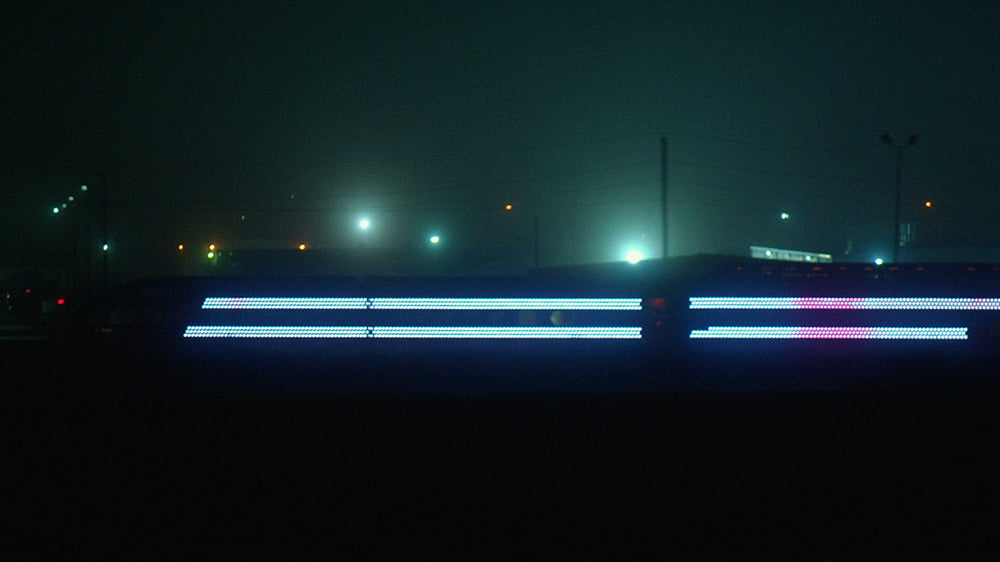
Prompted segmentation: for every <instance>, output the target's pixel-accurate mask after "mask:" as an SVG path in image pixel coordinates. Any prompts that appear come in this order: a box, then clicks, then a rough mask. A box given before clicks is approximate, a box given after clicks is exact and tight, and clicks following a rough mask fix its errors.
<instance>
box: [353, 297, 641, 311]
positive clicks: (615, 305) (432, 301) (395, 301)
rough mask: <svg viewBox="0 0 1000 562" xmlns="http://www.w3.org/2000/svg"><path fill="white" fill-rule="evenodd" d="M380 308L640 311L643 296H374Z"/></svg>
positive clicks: (374, 305) (373, 303) (375, 307)
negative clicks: (582, 297) (610, 297)
mask: <svg viewBox="0 0 1000 562" xmlns="http://www.w3.org/2000/svg"><path fill="white" fill-rule="evenodd" d="M371 300H372V303H371V307H372V309H382V310H642V299H519V298H454V299H452V298H375V299H371Z"/></svg>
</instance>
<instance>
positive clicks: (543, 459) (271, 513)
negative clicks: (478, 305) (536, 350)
mask: <svg viewBox="0 0 1000 562" xmlns="http://www.w3.org/2000/svg"><path fill="white" fill-rule="evenodd" d="M4 345H5V347H4V349H3V351H4V369H3V379H4V380H3V384H4V389H3V420H2V421H3V425H4V430H3V434H4V440H3V450H4V461H3V465H4V472H5V474H4V476H3V480H2V482H3V492H2V498H3V500H2V503H3V506H4V511H5V512H6V513H7V515H8V517H7V518H6V519H7V521H8V523H7V524H5V525H4V530H3V542H2V549H3V551H4V552H5V553H6V554H5V557H6V558H11V557H14V558H136V559H140V558H141V559H148V558H161V557H164V558H181V557H184V558H188V557H197V558H219V557H226V558H229V557H239V558H258V557H259V558H278V557H285V558H287V557H305V556H312V555H314V554H319V555H322V556H325V557H330V558H334V557H336V558H366V559H380V558H388V557H390V556H391V557H393V558H435V559H440V558H462V559H519V560H523V559H574V560H578V559H601V560H607V559H629V560H635V559H662V558H694V559H718V558H728V559H731V558H769V559H772V558H796V559H803V558H808V559H814V558H824V559H828V558H880V559H884V558H886V557H894V558H902V557H905V558H911V557H914V556H916V557H919V558H935V559H937V558H946V557H947V558H951V557H954V556H956V555H960V556H968V555H972V556H974V557H975V558H989V557H992V556H993V555H995V554H996V552H997V548H996V547H997V536H998V535H997V533H996V532H995V530H996V526H995V521H996V520H997V515H1000V509H998V507H997V502H998V500H1000V477H998V476H1000V470H998V469H1000V461H998V459H1000V456H998V455H997V452H998V451H997V449H998V447H997V421H998V414H997V397H998V392H997V389H998V386H997V385H996V384H995V383H994V382H993V380H992V379H993V377H994V376H996V375H997V371H998V370H997V369H996V368H995V364H994V363H993V361H992V360H991V359H989V358H982V357H977V358H952V357H949V356H948V355H947V354H946V353H943V352H940V351H939V350H930V351H928V352H926V353H925V354H923V355H921V356H917V357H915V356H904V355H898V354H897V355H891V354H890V355H888V356H886V355H884V354H878V353H868V354H865V355H864V356H828V357H824V356H819V357H809V356H806V355H801V356H798V357H796V358H794V359H787V358H786V359H775V357H774V356H773V355H770V354H766V353H765V354H755V353H743V354H709V355H704V356H697V357H695V356H684V357H669V356H667V357H664V356H657V357H639V358H636V357H634V356H632V357H631V358H629V356H627V355H625V356H615V355H611V354H608V353H604V352H601V353H594V354H592V355H590V356H584V357H579V356H566V355H558V356H547V357H533V356H525V355H515V356H513V357H511V356H507V355H492V356H491V355H490V354H488V353H485V354H484V353H482V352H481V350H474V351H473V352H470V353H466V354H455V355H447V354H432V355H428V356H423V357H416V356H405V357H395V356H392V355H391V354H379V355H378V357H380V358H379V359H372V357H371V356H365V357H364V358H360V357H349V358H343V357H340V356H337V355H334V354H331V355H323V354H318V355H317V354H315V353H312V354H310V353H304V352H303V353H284V354H281V353H278V354H275V353H271V352H269V351H267V350H263V351H262V350H258V351H257V352H253V351H251V350H248V349H243V350H242V351H240V350H233V349H229V350H227V349H222V348H218V347H214V346H206V347H204V348H201V349H195V350H191V349H188V350H186V351H185V352H184V353H178V352H176V350H171V351H170V352H169V353H165V352H162V351H161V352H154V351H150V350H147V349H136V348H128V349H125V348H109V349H89V350H74V351H69V350H66V349H60V348H56V347H54V346H52V345H51V344H49V343H47V342H8V343H7V344H4ZM667 381H669V382H667ZM392 389H395V390H392ZM448 389H450V390H448Z"/></svg>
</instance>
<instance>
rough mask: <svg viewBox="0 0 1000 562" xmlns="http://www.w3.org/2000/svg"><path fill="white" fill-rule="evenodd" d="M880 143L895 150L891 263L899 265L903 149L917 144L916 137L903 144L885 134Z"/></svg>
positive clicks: (912, 136) (911, 137) (913, 136)
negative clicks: (894, 196) (894, 193)
mask: <svg viewBox="0 0 1000 562" xmlns="http://www.w3.org/2000/svg"><path fill="white" fill-rule="evenodd" d="M882 142H884V143H885V144H887V145H889V146H891V147H892V148H893V149H895V150H896V210H895V220H894V222H893V233H892V241H893V244H892V263H899V246H900V238H901V234H900V231H899V226H900V225H899V210H900V205H901V204H902V171H903V149H904V148H906V147H908V146H913V145H915V144H917V135H910V137H909V138H908V139H906V142H905V143H897V142H896V140H895V139H894V138H893V137H892V135H890V134H888V133H886V134H884V135H882Z"/></svg>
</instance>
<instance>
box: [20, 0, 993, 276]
mask: <svg viewBox="0 0 1000 562" xmlns="http://www.w3.org/2000/svg"><path fill="white" fill-rule="evenodd" d="M825 4H826V5H824V6H813V5H811V4H810V5H806V4H804V3H780V2H704V1H699V2H660V3H655V4H654V3H648V2H637V3H621V2H452V1H439V2H399V3H380V2H321V3H295V5H286V4H285V3H280V2H278V3H263V2H250V3H239V2H237V3H222V2H220V3H207V5H205V4H203V3H185V2H170V3H163V4H148V3H122V4H121V5H115V4H114V3H99V4H88V3H84V4H82V5H80V6H77V7H75V8H67V7H66V6H64V5H62V4H52V5H49V6H46V5H42V4H38V3H27V2H25V3H21V5H19V6H15V7H14V8H13V9H6V11H8V12H9V13H8V14H7V15H5V18H4V20H5V21H4V22H3V23H2V25H3V26H4V49H3V51H4V54H3V55H2V56H3V65H2V68H3V76H4V80H3V81H2V85H0V88H2V92H3V93H2V97H3V98H2V99H3V104H4V111H3V127H2V130H3V136H2V138H3V145H2V160H0V163H2V169H0V173H2V176H0V180H2V188H0V189H2V195H3V199H4V205H3V211H2V213H3V234H4V239H5V240H6V242H5V244H7V245H8V246H9V248H8V249H6V250H5V252H4V254H5V259H4V260H3V266H4V267H6V268H7V269H10V268H11V267H15V266H19V265H23V264H25V263H28V262H31V261H32V260H33V259H36V258H33V257H32V256H34V255H35V254H36V252H35V250H36V249H37V250H38V252H37V253H38V255H44V254H45V251H46V250H45V248H50V249H51V247H53V246H57V245H58V244H59V240H61V238H60V236H61V235H60V234H58V231H57V229H59V228H64V227H62V226H59V225H58V224H57V221H56V219H55V218H54V217H53V216H52V215H51V212H50V209H51V207H52V203H53V202H57V201H60V200H62V199H63V198H64V197H65V196H66V195H67V194H70V193H72V192H73V190H74V189H76V188H77V187H78V186H79V185H80V184H82V183H86V184H89V185H92V186H95V190H94V191H91V192H89V193H90V194H91V195H93V197H94V198H97V197H98V195H97V194H98V193H101V191H100V189H102V188H103V187H104V186H103V185H102V184H100V182H99V180H98V177H97V173H98V171H103V172H104V173H105V175H106V177H107V186H106V187H107V196H108V211H109V215H108V216H109V218H108V225H109V237H110V238H111V239H113V240H114V243H115V249H116V252H117V253H116V256H117V257H116V259H117V260H119V267H121V268H129V267H134V268H136V271H139V270H142V271H159V270H161V269H164V268H165V267H166V266H164V265H163V264H165V263H168V262H169V255H170V252H172V251H175V250H174V248H175V247H176V245H177V244H178V243H181V242H183V243H185V244H188V245H192V246H197V245H201V244H207V243H208V242H209V241H213V240H228V241H237V240H244V241H245V240H271V241H279V242H281V243H284V242H286V241H287V242H288V243H292V242H294V241H297V240H301V241H307V242H309V243H310V244H314V245H316V246H326V247H350V246H351V245H352V244H357V243H358V240H357V237H358V233H357V232H356V231H355V229H354V221H355V220H356V218H357V217H358V216H360V215H361V214H367V215H370V216H372V217H373V224H374V225H376V226H377V227H378V228H377V229H373V230H372V231H371V232H370V233H368V235H369V236H370V237H371V238H372V240H371V241H369V243H372V244H378V245H385V246H406V245H409V244H418V243H419V241H420V240H423V239H424V236H425V235H426V234H427V233H429V232H431V231H434V232H437V233H440V234H441V235H442V237H443V238H444V240H445V241H446V242H447V243H449V244H455V245H464V246H467V247H474V248H483V249H484V251H491V252H492V251H498V250H497V249H498V248H503V247H507V248H514V249H513V250H510V251H512V252H513V251H518V252H527V246H528V245H530V242H529V238H530V237H531V236H532V233H531V226H532V223H533V221H534V220H535V219H537V220H538V222H539V232H540V238H541V242H540V245H541V253H542V255H543V257H544V258H543V259H544V261H545V262H546V263H547V264H553V265H555V264H565V263H587V262H596V261H609V260H615V259H621V256H622V255H623V248H624V247H625V246H628V245H638V246H641V247H642V248H643V251H644V252H645V253H646V254H647V255H649V256H654V257H655V256H659V255H660V253H661V246H660V240H661V226H660V210H659V206H660V194H661V180H660V170H661V159H660V136H661V134H662V135H665V136H666V138H667V139H668V143H669V152H668V160H667V161H668V170H669V175H668V192H669V207H670V253H671V255H682V254H690V253H697V252H722V253H744V252H746V250H747V247H748V246H749V245H751V244H757V245H775V246H783V247H787V246H791V247H796V248H798V249H808V250H815V251H825V252H829V253H831V254H833V255H834V256H835V258H838V259H869V258H870V257H871V256H872V255H874V254H876V253H880V252H888V245H889V240H888V238H889V235H890V234H891V228H892V223H891V220H892V218H891V217H892V212H893V188H894V181H895V152H894V151H893V150H892V149H891V148H889V147H888V146H885V145H884V144H883V143H882V141H881V140H880V138H879V137H880V136H881V135H882V134H883V133H890V134H893V135H895V136H896V137H897V138H898V139H905V138H906V137H907V136H908V135H910V134H916V135H919V142H918V143H917V144H916V145H914V146H912V147H908V148H906V149H904V151H903V167H902V170H903V174H902V178H903V185H904V191H903V193H904V197H903V199H904V205H903V209H904V210H903V215H904V216H903V218H904V220H907V221H912V222H914V223H915V224H917V225H918V226H920V228H922V231H921V232H922V233H924V235H925V238H924V239H923V240H924V241H925V242H926V243H927V244H929V245H933V246H936V247H948V246H970V245H972V246H979V247H982V248H986V249H991V248H992V249H994V250H995V249H996V248H997V247H1000V234H998V231H1000V229H998V228H996V220H995V216H996V213H997V211H998V209H1000V185H998V181H997V178H998V172H1000V150H998V148H1000V146H998V145H1000V142H998V141H1000V110H998V100H1000V78H998V77H1000V64H998V61H1000V56H998V55H1000V43H998V40H997V39H996V36H997V29H998V28H1000V27H998V24H1000V17H998V16H1000V8H998V7H996V6H997V5H996V3H994V2H960V3H954V4H953V3H945V2H940V3H938V2H830V3H825ZM925 200H932V201H933V202H934V207H933V208H932V209H931V210H929V211H928V210H927V209H925V208H924V207H922V203H923V201H925ZM508 202H510V203H513V204H514V205H515V210H514V211H513V212H511V213H505V212H504V211H503V207H502V206H503V205H504V204H505V203H508ZM781 212H787V213H789V216H790V219H789V220H787V221H782V220H780V218H779V214H780V213H781ZM921 213H924V214H921ZM929 213H933V214H929ZM60 218H64V217H60ZM64 222H65V221H64ZM921 225H922V226H921ZM233 243H235V242H233ZM848 249H850V250H851V253H850V254H845V252H846V251H847V250H848ZM126 264H130V265H126Z"/></svg>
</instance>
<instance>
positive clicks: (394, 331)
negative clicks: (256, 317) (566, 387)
mask: <svg viewBox="0 0 1000 562" xmlns="http://www.w3.org/2000/svg"><path fill="white" fill-rule="evenodd" d="M184 337H185V338H383V339H399V338H410V339H412V338H419V339H641V338H642V328H640V327H638V326H610V327H563V326H545V327H525V326H188V327H187V329H186V330H184Z"/></svg>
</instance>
